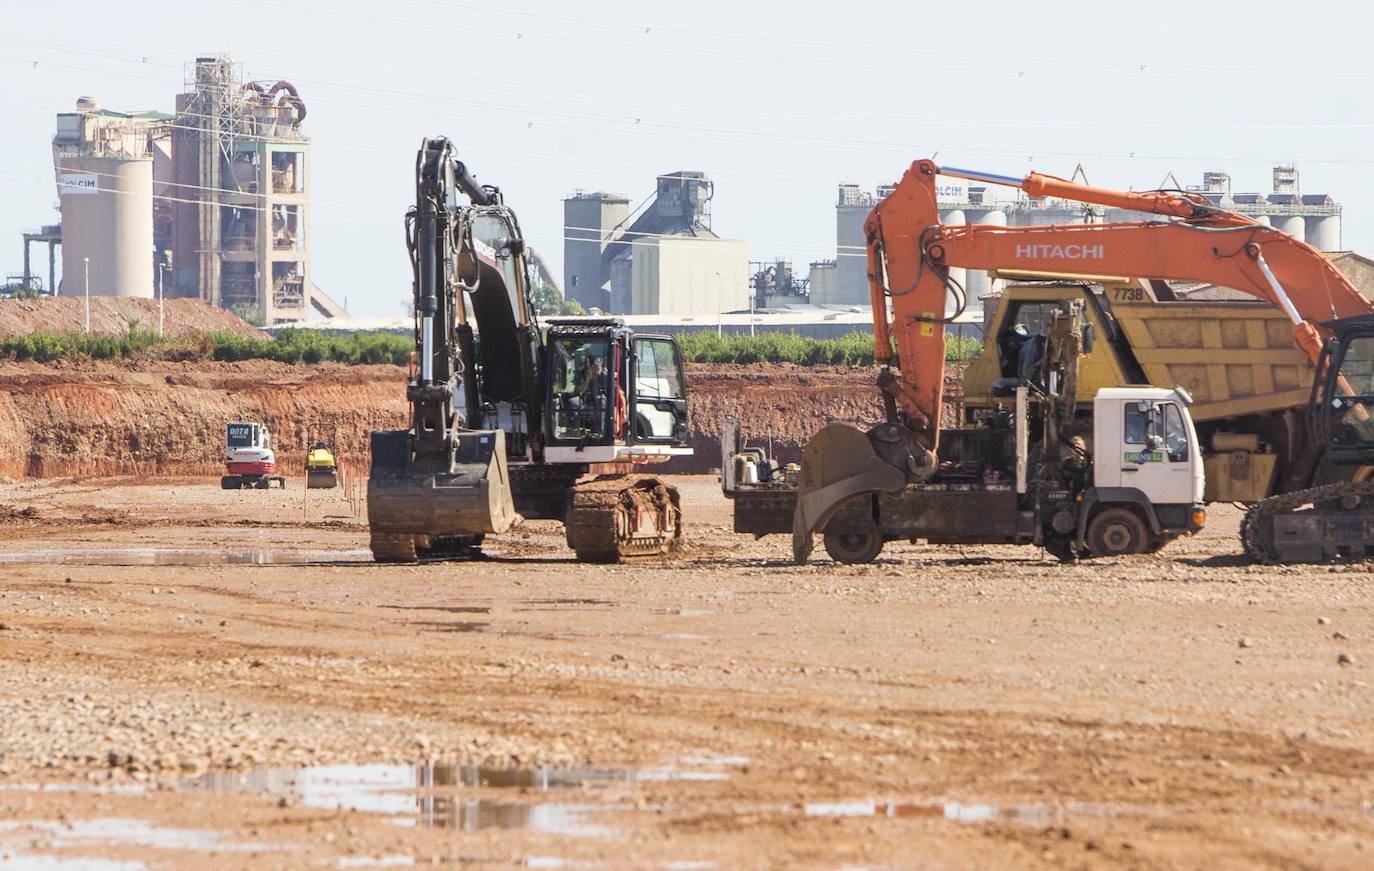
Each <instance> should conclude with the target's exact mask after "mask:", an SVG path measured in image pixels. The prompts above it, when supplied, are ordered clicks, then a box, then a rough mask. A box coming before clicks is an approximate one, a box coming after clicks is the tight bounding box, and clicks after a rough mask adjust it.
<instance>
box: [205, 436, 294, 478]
mask: <svg viewBox="0 0 1374 871" xmlns="http://www.w3.org/2000/svg"><path fill="white" fill-rule="evenodd" d="M224 465H225V475H224V476H223V477H222V478H220V479H219V485H220V487H222V488H223V489H225V490H248V489H252V490H266V489H267V488H268V487H270V486H271V485H273V484H276V485H277V486H278V487H283V488H284V487H286V478H285V476H283V475H279V474H277V455H276V453H275V452H274V451H273V450H272V431H271V430H269V429H268V428H267V424H265V423H249V422H236V423H231V424H228V425H227V426H226V427H225V435H224Z"/></svg>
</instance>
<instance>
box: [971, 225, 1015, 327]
mask: <svg viewBox="0 0 1374 871" xmlns="http://www.w3.org/2000/svg"><path fill="white" fill-rule="evenodd" d="M977 221H978V224H979V225H980V226H983V227H1005V226H1007V213H1006V212H1005V211H1003V210H1002V209H989V210H988V211H986V212H983V213H982V214H980V215H978V218H977ZM964 289H965V290H966V291H968V307H969V309H970V310H973V311H977V310H979V309H980V308H982V303H980V302H979V301H978V300H979V298H980V297H983V296H986V295H987V294H989V293H992V291H993V290H994V286H993V281H992V279H991V278H990V277H988V274H987V273H986V272H985V271H983V270H981V269H970V270H969V271H968V283H967V284H965V285H964Z"/></svg>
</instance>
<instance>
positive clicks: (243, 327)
mask: <svg viewBox="0 0 1374 871" xmlns="http://www.w3.org/2000/svg"><path fill="white" fill-rule="evenodd" d="M130 324H134V325H136V326H137V327H138V328H139V329H144V330H156V329H157V300H155V299H113V298H111V297H92V298H91V332H92V333H94V334H96V335H101V336H122V335H124V334H126V333H128V332H129V326H130ZM85 328H86V307H85V300H84V299H80V298H78V297H54V298H50V299H0V338H8V337H10V336H27V335H29V334H30V333H41V332H55V333H62V332H78V333H79V332H81V331H82V330H84V329H85ZM220 330H224V331H228V332H231V333H237V334H238V335H241V336H264V335H265V334H264V333H263V332H262V331H261V330H259V329H258V328H257V327H254V326H253V325H252V324H250V323H248V322H247V321H245V320H244V319H243V318H241V317H239V316H238V315H236V314H234V313H233V312H231V311H227V310H225V309H222V308H220V307H219V306H213V305H210V304H209V303H206V302H202V301H201V300H198V299H169V300H166V301H165V303H164V309H163V331H164V332H165V333H166V334H168V335H172V336H190V335H195V334H198V333H213V332H216V331H220Z"/></svg>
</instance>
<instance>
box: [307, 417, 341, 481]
mask: <svg viewBox="0 0 1374 871" xmlns="http://www.w3.org/2000/svg"><path fill="white" fill-rule="evenodd" d="M338 450H339V428H338V426H336V425H335V424H332V423H312V424H310V426H308V427H306V431H305V486H306V489H309V490H332V489H333V488H335V487H337V486H339V461H338Z"/></svg>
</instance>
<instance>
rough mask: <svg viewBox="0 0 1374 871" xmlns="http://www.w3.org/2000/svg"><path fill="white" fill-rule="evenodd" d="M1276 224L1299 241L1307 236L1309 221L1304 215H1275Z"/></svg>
mask: <svg viewBox="0 0 1374 871" xmlns="http://www.w3.org/2000/svg"><path fill="white" fill-rule="evenodd" d="M1274 226H1275V227H1277V228H1278V229H1280V230H1282V231H1283V232H1285V233H1287V234H1288V235H1290V236H1292V237H1293V238H1294V239H1298V240H1299V241H1302V240H1305V239H1306V238H1307V223H1306V222H1305V221H1304V220H1303V217H1302V215H1275V216H1274Z"/></svg>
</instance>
